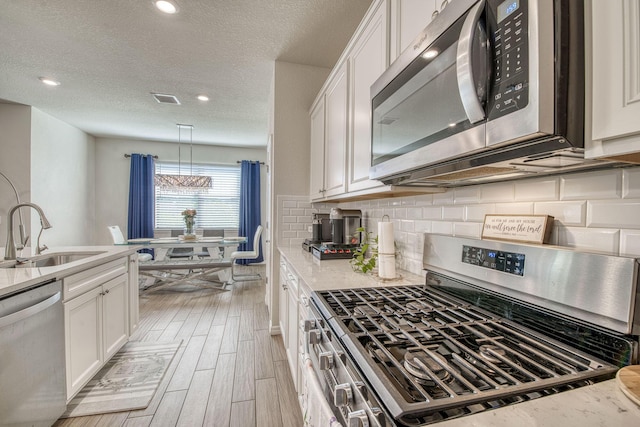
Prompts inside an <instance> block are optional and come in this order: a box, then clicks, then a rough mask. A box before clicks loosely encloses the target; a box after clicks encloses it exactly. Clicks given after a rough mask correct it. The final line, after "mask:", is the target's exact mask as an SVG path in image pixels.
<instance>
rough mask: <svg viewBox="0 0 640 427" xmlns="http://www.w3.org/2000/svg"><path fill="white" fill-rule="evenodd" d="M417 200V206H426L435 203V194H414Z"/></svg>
mask: <svg viewBox="0 0 640 427" xmlns="http://www.w3.org/2000/svg"><path fill="white" fill-rule="evenodd" d="M414 199H415V201H416V206H426V205H432V204H433V194H420V195H418V196H414Z"/></svg>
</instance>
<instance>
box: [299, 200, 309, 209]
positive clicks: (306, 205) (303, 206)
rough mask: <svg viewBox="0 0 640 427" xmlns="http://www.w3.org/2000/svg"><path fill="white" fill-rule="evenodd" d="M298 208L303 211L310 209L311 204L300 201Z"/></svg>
mask: <svg viewBox="0 0 640 427" xmlns="http://www.w3.org/2000/svg"><path fill="white" fill-rule="evenodd" d="M298 207H299V208H302V209H308V208H310V207H311V203H309V202H308V201H298Z"/></svg>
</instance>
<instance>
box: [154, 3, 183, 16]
mask: <svg viewBox="0 0 640 427" xmlns="http://www.w3.org/2000/svg"><path fill="white" fill-rule="evenodd" d="M153 4H155V5H156V7H157V8H158V10H159V11H161V12H164V13H168V14H169V15H173V14H174V13H177V12H178V5H177V4H176V3H175V2H171V1H167V0H154V2H153Z"/></svg>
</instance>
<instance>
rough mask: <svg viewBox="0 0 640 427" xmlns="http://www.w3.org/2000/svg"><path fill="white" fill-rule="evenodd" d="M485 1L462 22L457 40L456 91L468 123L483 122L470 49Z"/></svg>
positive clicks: (476, 6)
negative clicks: (458, 93)
mask: <svg viewBox="0 0 640 427" xmlns="http://www.w3.org/2000/svg"><path fill="white" fill-rule="evenodd" d="M484 3H485V0H482V1H480V2H479V3H478V4H476V5H475V6H474V7H473V8H472V9H471V11H470V12H469V14H468V15H467V18H466V19H465V21H464V24H463V25H462V30H461V32H460V39H459V40H458V53H457V57H456V72H457V74H458V91H459V92H460V98H461V99H462V106H463V107H464V111H465V113H466V114H467V118H469V121H470V122H471V123H472V124H473V123H477V122H479V121H481V120H484V117H485V114H484V109H483V108H482V104H481V103H480V101H479V100H478V95H477V94H476V88H475V81H474V78H473V67H472V64H471V48H472V46H473V38H474V36H475V32H476V24H477V22H478V20H479V19H480V15H481V14H482V11H483V9H484Z"/></svg>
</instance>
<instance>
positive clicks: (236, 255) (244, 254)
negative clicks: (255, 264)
mask: <svg viewBox="0 0 640 427" xmlns="http://www.w3.org/2000/svg"><path fill="white" fill-rule="evenodd" d="M261 234H262V226H261V225H258V228H256V233H255V234H254V235H253V250H252V251H235V252H232V253H231V281H232V282H242V281H246V280H260V279H261V278H262V276H260V274H257V273H252V274H236V272H235V265H236V260H237V259H256V258H258V256H259V255H260V235H261Z"/></svg>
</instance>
